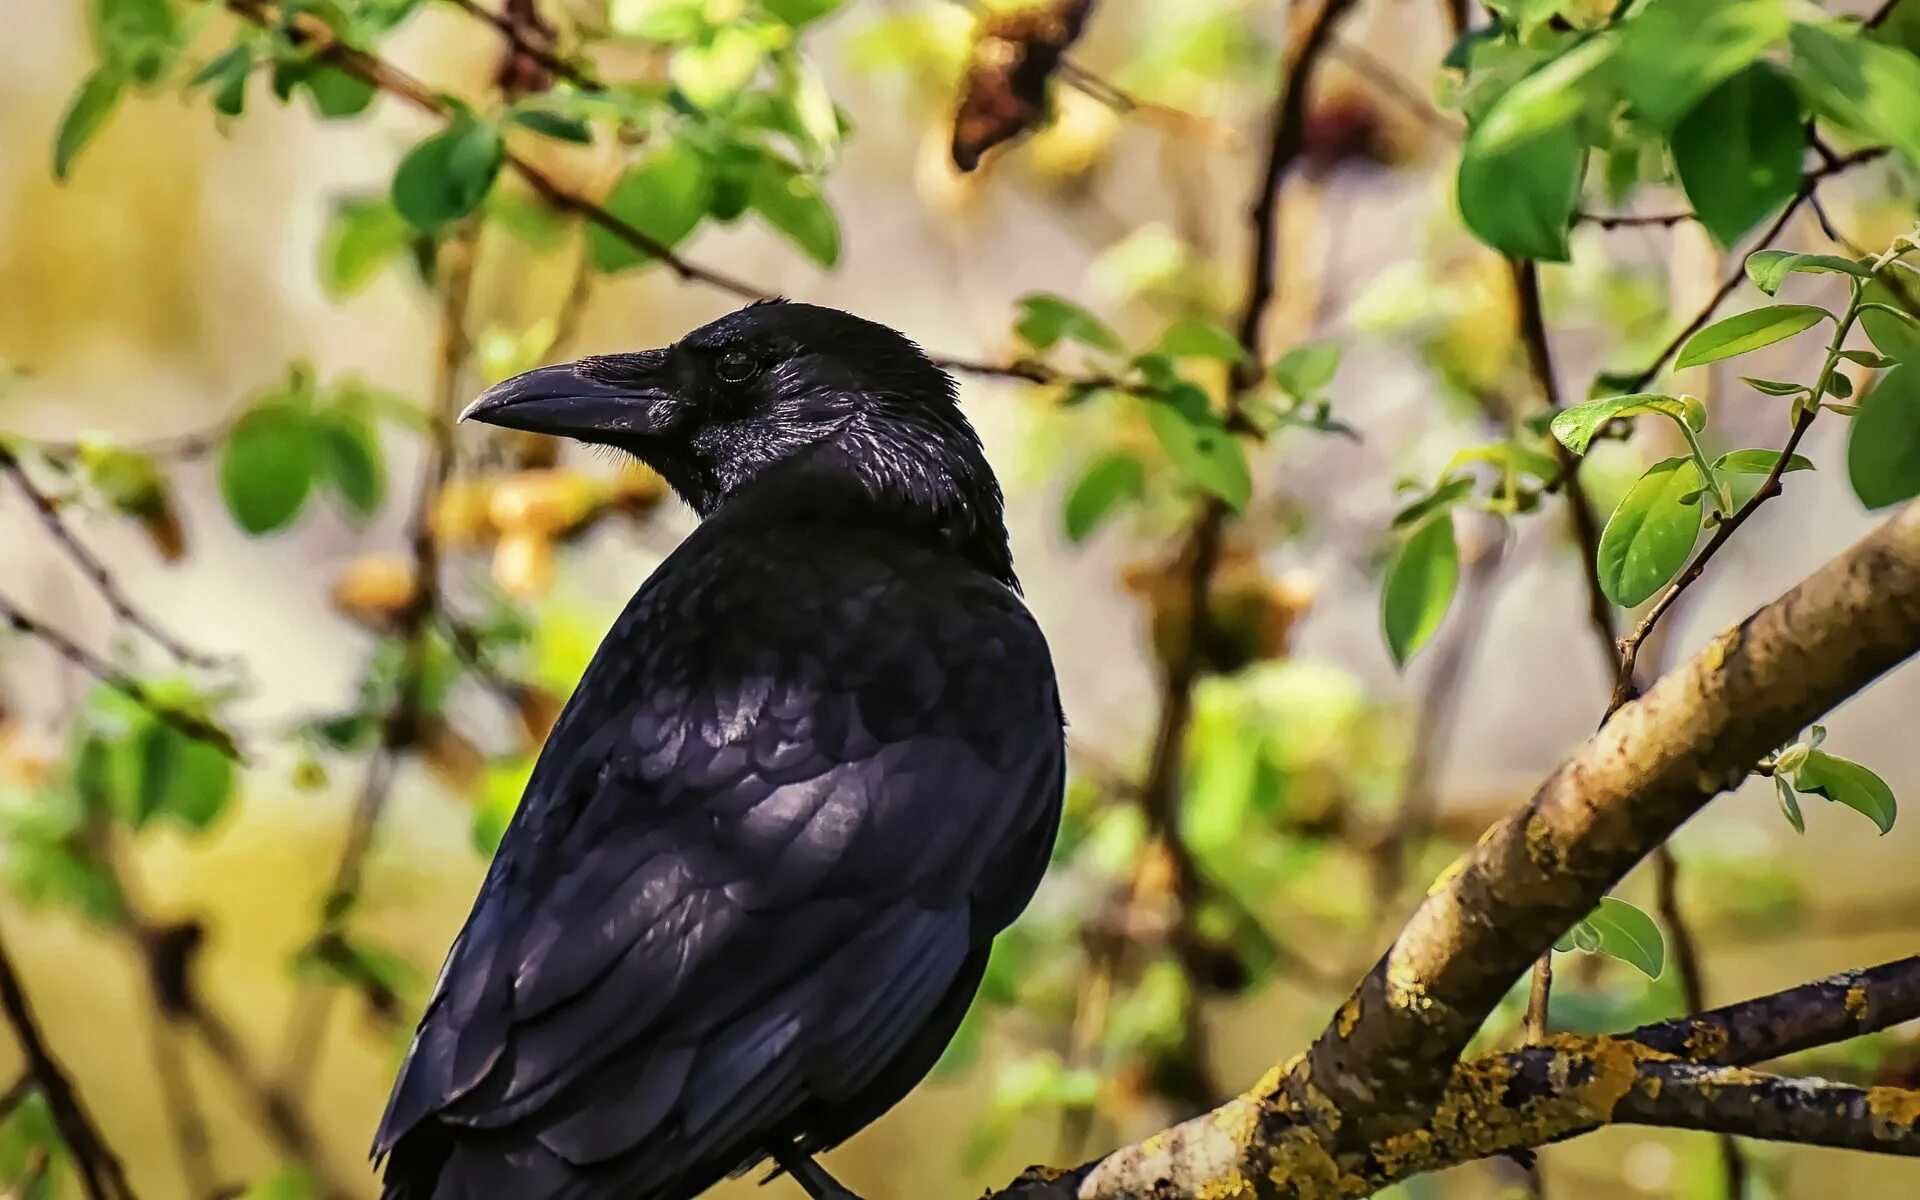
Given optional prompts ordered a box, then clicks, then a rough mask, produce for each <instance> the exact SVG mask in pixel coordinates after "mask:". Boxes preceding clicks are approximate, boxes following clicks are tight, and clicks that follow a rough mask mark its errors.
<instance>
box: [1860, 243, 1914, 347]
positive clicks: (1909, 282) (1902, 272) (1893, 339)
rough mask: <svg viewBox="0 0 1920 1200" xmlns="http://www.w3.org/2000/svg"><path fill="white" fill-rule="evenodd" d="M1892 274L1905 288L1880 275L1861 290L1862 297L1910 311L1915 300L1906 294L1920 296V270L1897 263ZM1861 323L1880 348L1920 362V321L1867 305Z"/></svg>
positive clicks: (1889, 270) (1891, 271)
mask: <svg viewBox="0 0 1920 1200" xmlns="http://www.w3.org/2000/svg"><path fill="white" fill-rule="evenodd" d="M1887 271H1888V273H1889V275H1890V276H1891V277H1892V278H1894V279H1897V280H1899V281H1900V283H1901V285H1902V286H1901V288H1898V289H1896V288H1894V287H1893V286H1892V285H1891V284H1890V283H1889V282H1888V281H1887V280H1885V279H1876V280H1874V281H1873V282H1872V283H1869V284H1868V285H1867V286H1866V288H1865V289H1864V290H1862V291H1861V293H1860V298H1861V299H1862V300H1863V301H1865V302H1868V303H1873V304H1885V305H1888V306H1889V307H1892V308H1897V309H1900V310H1901V311H1902V312H1910V311H1911V309H1910V308H1909V307H1908V306H1909V305H1910V304H1911V303H1912V301H1910V300H1908V299H1906V297H1905V296H1902V294H1901V292H1902V291H1904V292H1905V293H1906V295H1907V296H1920V273H1915V272H1912V271H1908V270H1906V269H1905V268H1903V267H1901V266H1900V265H1899V264H1895V265H1893V266H1891V267H1888V268H1887ZM1860 327H1861V328H1862V329H1865V330H1866V331H1867V336H1868V337H1869V338H1871V339H1872V340H1873V344H1874V345H1875V346H1876V347H1878V348H1879V350H1880V352H1881V353H1883V354H1885V355H1887V356H1888V357H1890V358H1893V359H1896V360H1898V361H1900V362H1903V363H1913V364H1915V365H1916V366H1920V325H1916V324H1915V323H1914V322H1913V321H1911V320H1909V319H1907V318H1906V317H1902V316H1897V315H1895V314H1894V313H1890V312H1887V311H1886V310H1885V309H1879V308H1873V309H1863V310H1861V313H1860Z"/></svg>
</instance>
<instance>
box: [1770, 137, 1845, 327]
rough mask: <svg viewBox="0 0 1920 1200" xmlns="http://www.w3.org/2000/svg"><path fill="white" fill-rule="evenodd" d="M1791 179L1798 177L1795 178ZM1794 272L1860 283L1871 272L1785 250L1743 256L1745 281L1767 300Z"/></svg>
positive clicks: (1837, 260) (1841, 260)
mask: <svg viewBox="0 0 1920 1200" xmlns="http://www.w3.org/2000/svg"><path fill="white" fill-rule="evenodd" d="M1799 162H1800V157H1799V153H1798V152H1797V151H1796V152H1795V155H1794V163H1795V170H1796V172H1797V171H1798V169H1799V168H1798V164H1799ZM1795 178H1796V179H1797V178H1798V176H1797V174H1796V176H1795ZM1795 271H1808V272H1830V273H1835V274H1841V275H1853V276H1856V277H1858V278H1861V279H1871V278H1873V272H1872V271H1870V270H1868V269H1867V268H1866V267H1863V266H1861V265H1860V264H1859V263H1857V262H1854V261H1853V260H1852V259H1850V258H1841V257H1839V256H1838V255H1835V254H1794V253H1792V252H1791V251H1788V250H1756V251H1754V252H1753V253H1752V254H1749V255H1747V278H1748V279H1751V280H1753V285H1754V286H1755V287H1757V288H1759V289H1760V290H1761V291H1763V292H1765V293H1766V294H1767V295H1769V296H1771V295H1773V294H1774V293H1776V292H1778V291H1779V290H1780V285H1781V284H1782V283H1784V282H1786V278H1787V276H1788V275H1791V274H1793V273H1794V272H1795Z"/></svg>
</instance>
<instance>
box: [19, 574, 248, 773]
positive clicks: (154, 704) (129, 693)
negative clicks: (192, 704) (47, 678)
mask: <svg viewBox="0 0 1920 1200" xmlns="http://www.w3.org/2000/svg"><path fill="white" fill-rule="evenodd" d="M0 622H4V623H5V624H7V625H9V626H11V627H12V628H13V630H14V631H15V632H17V633H21V634H25V635H26V636H27V637H30V638H34V639H35V640H37V641H40V642H44V643H45V644H46V645H48V646H49V647H51V648H52V649H53V651H54V653H56V654H58V655H59V656H60V657H61V658H63V659H65V660H66V661H67V662H68V663H69V664H70V665H72V666H74V667H77V668H79V669H80V670H81V671H83V672H85V673H86V674H88V675H91V676H93V678H95V679H97V680H99V681H100V682H101V683H104V684H106V685H107V686H108V687H110V688H112V689H113V690H114V691H116V692H119V693H120V694H121V695H122V696H125V697H126V698H127V699H129V700H131V701H133V702H134V703H135V704H138V705H139V706H140V707H141V708H144V709H146V710H147V711H148V712H149V713H152V714H153V716H154V719H155V720H158V721H161V722H164V723H165V724H167V725H171V726H172V727H173V728H174V729H176V730H178V731H179V732H181V733H183V734H185V735H186V736H187V737H190V738H193V739H194V740H195V741H200V742H205V743H207V744H208V745H209V746H212V747H213V748H214V749H216V750H218V751H220V753H222V754H224V755H226V756H227V757H228V758H231V759H233V760H234V761H235V762H238V763H245V762H247V756H246V755H245V754H243V753H242V752H241V750H240V747H239V744H238V743H237V742H236V741H235V740H234V737H233V735H232V734H231V733H228V732H227V731H226V730H225V729H223V728H221V727H220V726H218V725H216V724H214V723H213V722H212V721H209V720H207V719H206V718H205V717H201V716H198V715H196V714H194V713H190V712H187V711H185V710H183V709H179V708H175V707H174V706H173V705H171V704H168V703H167V702H165V701H164V700H161V699H160V698H159V697H157V696H155V695H154V694H153V693H152V692H150V691H148V690H147V688H146V685H144V684H142V683H141V682H140V681H139V680H137V679H135V678H134V677H133V676H131V675H128V674H127V673H126V672H124V671H122V670H120V669H119V668H117V667H115V666H113V665H111V664H110V663H107V662H106V661H104V660H102V659H100V658H97V657H95V656H94V655H92V654H90V653H88V652H87V651H86V650H83V649H82V648H81V647H80V645H79V644H78V643H77V642H75V641H74V640H73V639H72V638H69V637H68V636H67V635H66V634H64V633H61V632H60V631H59V630H57V629H54V628H53V627H52V626H50V625H47V624H45V623H43V622H41V621H40V620H39V619H38V618H36V617H30V616H28V615H27V614H26V612H25V611H23V610H22V609H21V608H20V607H19V606H17V605H16V604H14V603H13V602H12V601H11V600H8V599H7V598H6V597H5V596H0Z"/></svg>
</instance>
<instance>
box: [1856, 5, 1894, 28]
mask: <svg viewBox="0 0 1920 1200" xmlns="http://www.w3.org/2000/svg"><path fill="white" fill-rule="evenodd" d="M1899 7H1900V0H1886V2H1885V3H1884V4H1882V5H1881V6H1880V7H1879V8H1877V9H1875V10H1874V11H1873V15H1872V16H1870V17H1868V18H1867V19H1866V20H1865V21H1864V22H1863V23H1862V26H1861V27H1862V28H1864V29H1878V28H1879V27H1880V25H1881V23H1882V22H1884V21H1885V20H1886V19H1887V18H1888V17H1890V16H1892V15H1893V10H1894V9H1896V8H1899Z"/></svg>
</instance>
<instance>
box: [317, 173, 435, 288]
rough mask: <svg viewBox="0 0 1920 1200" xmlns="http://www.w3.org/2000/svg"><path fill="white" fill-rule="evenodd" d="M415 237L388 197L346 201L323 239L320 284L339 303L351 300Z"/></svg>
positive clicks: (321, 241) (329, 222)
mask: <svg viewBox="0 0 1920 1200" xmlns="http://www.w3.org/2000/svg"><path fill="white" fill-rule="evenodd" d="M413 237H414V230H413V226H411V225H409V224H408V223H407V219H406V218H405V217H402V216H401V215H400V213H399V210H397V209H395V208H394V207H393V204H392V202H391V201H389V200H388V199H387V197H385V196H376V197H361V198H357V199H350V200H343V201H341V202H340V204H339V205H338V206H337V207H336V208H335V209H334V210H333V219H332V220H330V221H328V222H327V227H326V230H325V231H324V232H323V233H322V234H321V237H320V282H321V284H322V285H323V286H325V288H326V290H327V294H328V295H330V296H333V297H335V298H336V299H344V298H345V297H347V296H351V295H353V294H354V293H356V292H359V291H361V290H362V289H363V288H365V287H366V286H367V285H368V284H370V283H372V282H373V280H374V277H375V276H377V275H378V274H379V273H380V270H381V268H382V267H384V266H386V264H387V263H389V262H391V261H392V260H394V259H395V258H398V257H399V256H400V255H401V254H402V253H404V252H405V251H406V249H407V247H408V245H409V244H410V243H411V242H412V240H413Z"/></svg>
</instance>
